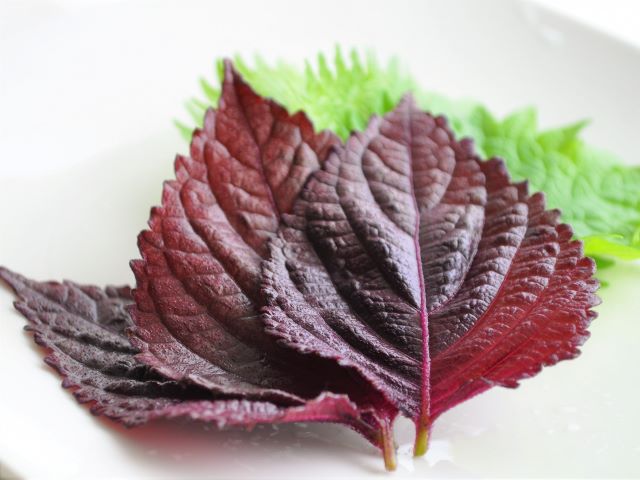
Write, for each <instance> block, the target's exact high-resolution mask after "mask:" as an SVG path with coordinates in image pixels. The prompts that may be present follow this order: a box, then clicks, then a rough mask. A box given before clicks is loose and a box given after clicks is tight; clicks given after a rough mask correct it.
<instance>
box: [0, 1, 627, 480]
mask: <svg viewBox="0 0 640 480" xmlns="http://www.w3.org/2000/svg"><path fill="white" fill-rule="evenodd" d="M545 3H549V4H551V3H553V4H556V3H558V2H548V1H545ZM178 5H179V6H178ZM638 5H639V4H638V3H637V2H622V1H607V2H584V1H581V2H573V1H572V2H566V3H565V2H560V3H559V7H558V8H560V9H562V10H565V9H566V8H570V11H571V12H574V14H575V15H576V16H579V17H588V18H589V21H590V22H592V23H593V24H594V25H596V26H597V28H598V29H603V28H604V29H606V30H607V31H608V32H609V34H611V35H615V36H620V37H621V38H623V39H624V42H626V43H621V42H618V41H616V40H612V39H610V38H608V37H606V36H602V35H600V34H598V33H594V32H592V31H591V30H589V29H585V28H583V27H580V26H579V25H575V24H573V23H572V22H568V21H566V20H564V19H563V17H558V16H555V15H553V14H549V13H546V12H545V11H544V10H540V9H538V8H536V7H535V6H534V5H533V4H525V3H520V2H507V1H504V2H502V1H484V2H477V1H471V2H465V3H462V2H444V1H443V2H435V3H426V2H418V1H413V2H411V1H398V2H372V1H369V2H364V1H362V2H356V1H353V2H339V1H337V0H325V1H323V2H322V3H309V4H304V5H303V4H302V3H301V2H286V1H274V2H269V3H268V4H267V3H262V2H261V3H256V4H255V5H253V6H249V5H246V4H243V3H242V2H224V3H222V2H220V3H216V4H214V3H212V2H204V1H201V2H199V1H189V2H170V1H146V2H129V3H126V4H125V3H123V2H113V1H108V0H104V1H97V2H95V1H90V2H88V1H82V0H77V1H49V2H2V3H0V264H4V265H7V266H9V267H11V268H14V269H15V270H17V271H20V272H23V273H25V274H27V275H29V276H32V277H34V278H40V279H45V278H56V279H59V278H60V277H66V278H73V279H75V280H77V281H80V282H87V283H95V284H105V283H126V282H131V281H132V276H131V273H130V271H129V268H128V265H127V261H128V259H130V258H134V257H136V256H137V255H138V254H137V249H136V246H135V240H134V239H135V236H136V234H137V232H138V231H139V230H140V229H142V228H144V225H145V221H146V219H147V216H148V209H149V206H150V205H152V204H154V203H157V201H158V199H159V192H160V185H161V182H162V180H163V179H166V178H171V177H172V167H171V161H172V158H173V155H174V153H175V152H177V151H185V145H184V143H183V142H182V140H181V139H180V138H179V136H178V134H177V132H176V130H175V129H174V128H173V126H172V124H171V120H172V118H174V117H175V116H183V114H182V112H183V107H182V104H183V102H184V100H185V99H186V98H188V97H190V96H191V95H193V94H195V93H196V92H197V88H198V87H197V80H196V79H197V78H198V77H199V76H201V75H207V76H209V77H210V76H211V74H212V70H213V66H212V59H213V58H216V57H219V56H221V55H229V54H233V53H235V52H236V51H240V52H242V53H244V54H247V53H251V52H256V51H257V52H260V53H262V54H264V55H265V56H266V57H267V58H269V59H273V58H276V57H279V56H282V57H285V58H287V59H290V60H292V61H294V62H300V61H301V60H302V59H304V58H306V57H308V56H309V55H311V54H314V53H315V52H316V51H317V50H319V49H324V50H330V49H331V48H332V46H333V44H334V43H336V42H339V43H341V44H343V45H347V46H349V45H354V46H359V47H366V46H370V47H373V48H375V49H376V51H378V52H379V53H380V54H381V55H382V56H383V57H384V56H388V55H391V54H399V55H400V56H401V57H402V59H403V60H404V61H405V63H406V64H408V66H409V67H410V69H411V70H412V71H413V72H414V73H415V75H416V77H417V78H418V79H419V80H420V82H421V83H422V84H423V85H424V86H425V88H430V89H434V90H438V91H441V92H444V93H447V94H448V95H451V96H454V97H457V96H469V97H472V98H477V99H480V100H482V101H483V102H484V103H486V104H487V105H489V106H490V107H491V108H492V109H493V110H495V111H497V112H500V113H505V112H507V111H509V110H511V109H513V108H516V107H518V106H523V105H528V104H533V105H535V106H537V107H538V109H539V111H540V116H541V117H540V120H541V122H542V124H543V125H547V126H550V125H556V124H559V123H563V122H570V121H575V120H577V119H580V118H591V119H593V123H592V125H591V126H590V127H589V128H588V129H587V131H586V135H587V137H588V138H589V139H590V140H591V141H592V142H593V143H595V144H597V145H599V146H602V147H606V148H607V149H609V150H612V151H614V152H616V153H617V154H619V155H620V157H621V159H622V160H623V161H625V162H627V163H640V161H639V159H640V154H639V152H640V148H639V145H640V144H639V143H638V140H637V138H638V130H639V128H638V127H640V122H639V121H638V118H640V95H638V83H639V82H640V60H639V58H640V55H639V54H638V51H637V50H636V48H634V47H632V46H631V43H632V42H636V44H637V45H640V38H638V35H639V33H638V32H640V26H639V25H638V20H637V19H638V17H639V16H640V15H639V11H638V9H639V7H638ZM334 12H340V14H339V15H337V16H336V14H335V13H334ZM606 275H607V276H606V278H607V279H609V280H610V281H612V282H614V286H615V288H611V289H609V290H607V291H603V292H602V296H603V298H604V299H605V303H604V304H603V306H602V307H601V308H600V314H601V316H600V318H599V320H598V321H597V322H595V323H594V325H593V327H592V332H593V338H592V339H591V340H590V341H589V342H588V343H587V344H586V345H585V348H584V354H583V355H582V357H580V358H579V359H578V360H576V361H573V362H565V363H563V364H560V365H558V366H556V367H553V368H552V369H549V370H548V371H545V372H543V374H541V375H540V376H538V377H536V378H535V379H531V380H528V381H526V382H524V383H523V385H522V387H521V388H519V389H518V390H513V391H512V390H505V389H494V390H492V391H491V392H489V393H487V394H484V395H482V396H480V397H478V398H477V399H474V400H472V401H470V402H466V403H465V404H464V405H462V406H460V407H457V408H456V409H453V410H452V411H451V412H448V413H447V414H445V415H444V416H443V417H442V418H441V419H440V420H439V422H438V423H437V425H436V428H435V431H434V438H433V442H432V445H431V450H430V452H429V454H428V455H427V458H426V459H420V460H416V461H415V462H414V461H413V460H412V459H411V457H410V455H408V453H409V445H410V443H411V440H412V439H411V437H410V429H408V428H407V425H406V424H401V425H399V429H398V438H399V441H400V443H401V452H400V453H401V455H400V461H401V464H400V468H399V471H398V472H397V474H396V477H398V476H413V477H415V478H419V477H422V476H428V477H430V478H437V477H452V476H453V477H455V476H478V477H493V476H512V477H530V476H535V477H538V476H546V477H558V476H578V477H587V476H596V477H597V476H600V477H611V476H614V477H615V476H637V475H640V471H639V469H638V465H640V440H639V438H640V437H639V436H638V434H637V425H639V424H640V418H639V413H638V405H639V404H640V398H639V395H638V388H637V380H638V373H637V365H639V364H640V349H639V348H638V339H639V338H640V330H639V326H638V322H637V312H639V311H640V296H638V295H637V285H638V278H640V277H639V275H640V272H639V271H638V268H636V267H634V266H629V265H627V266H622V267H618V268H617V269H616V270H614V271H611V272H609V273H607V274H606ZM10 302H11V296H10V295H9V293H8V292H7V291H6V290H4V289H0V355H1V357H0V359H1V360H2V361H1V362H0V382H1V383H0V463H2V464H4V465H6V466H8V467H10V468H11V470H12V471H14V472H16V473H20V474H22V475H23V476H25V477H29V478H65V479H70V478H78V479H84V478H93V477H102V478H186V477H194V478H213V477H216V476H217V477H218V478H229V477H252V478H261V477H277V478H299V477H300V472H303V471H304V472H305V474H306V473H308V475H309V476H316V477H319V478H323V477H326V476H329V475H330V476H333V477H343V476H350V477H378V478H386V477H384V476H382V475H381V471H380V469H381V464H380V460H379V459H378V458H377V457H376V455H375V452H372V451H371V449H369V448H368V447H367V446H366V445H365V444H364V443H363V442H362V441H361V439H359V438H357V437H356V436H355V435H352V434H351V433H350V432H346V431H344V430H342V429H339V428H337V427H332V426H322V427H316V426H313V427H306V428H300V427H283V428H281V429H280V430H279V431H277V432H274V431H272V430H271V429H270V428H266V429H259V430H258V432H257V433H255V434H251V435H246V434H224V435H220V434H216V433H213V432H203V431H202V430H201V429H200V430H197V431H193V429H188V428H187V429H185V430H180V429H177V430H176V429H172V428H167V427H162V426H150V427H145V428H141V429H136V430H134V431H132V432H124V431H123V430H122V429H120V428H118V427H116V426H114V425H113V424H112V423H110V422H107V421H103V420H99V419H95V418H93V417H91V416H90V415H89V414H88V413H87V411H86V410H85V409H83V408H81V407H78V406H77V405H76V403H75V401H74V400H73V398H72V397H71V396H70V395H69V394H67V393H65V392H63V391H62V390H61V388H60V386H59V383H60V380H59V378H57V376H56V375H55V374H53V373H52V372H51V370H50V369H49V368H48V367H46V366H44V365H43V364H42V361H41V355H40V352H39V351H38V350H37V349H36V348H34V347H33V346H32V343H31V339H30V338H29V336H28V335H26V334H24V333H23V332H22V331H21V330H20V326H21V325H22V323H23V320H22V319H21V318H20V317H19V316H18V315H17V314H15V313H14V312H13V311H12V309H11V307H10ZM3 468H5V470H0V475H8V473H7V472H8V470H6V467H3ZM2 472H4V473H2Z"/></svg>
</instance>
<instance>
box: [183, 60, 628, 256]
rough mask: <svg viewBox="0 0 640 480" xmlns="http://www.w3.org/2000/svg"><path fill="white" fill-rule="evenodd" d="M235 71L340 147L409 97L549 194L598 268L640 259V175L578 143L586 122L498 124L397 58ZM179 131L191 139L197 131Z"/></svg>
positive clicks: (208, 93)
mask: <svg viewBox="0 0 640 480" xmlns="http://www.w3.org/2000/svg"><path fill="white" fill-rule="evenodd" d="M234 63H235V65H236V68H237V69H238V70H239V71H240V73H241V74H242V75H243V76H244V77H245V79H246V80H247V81H248V82H249V83H250V84H251V86H252V87H253V88H254V89H255V90H256V91H257V92H258V93H260V94H261V95H264V96H269V97H272V98H274V99H276V100H277V101H278V102H280V103H281V104H283V105H284V106H285V107H287V108H288V109H289V110H290V111H297V110H304V111H305V112H306V113H307V114H308V115H309V117H310V118H311V119H312V120H313V122H314V124H315V126H316V127H317V128H318V129H325V128H326V129H330V130H332V131H334V132H336V133H337V134H338V135H339V136H340V137H342V138H343V139H344V138H346V137H347V136H348V135H349V133H350V132H351V131H352V130H361V129H363V128H364V127H365V125H366V123H367V121H368V120H369V117H370V116H371V115H373V114H384V113H386V112H388V111H389V110H391V109H392V108H393V107H394V106H395V104H396V103H397V102H398V101H399V100H400V98H401V97H402V96H403V95H404V94H405V93H407V92H412V93H413V95H414V96H415V97H416V99H417V101H418V103H419V104H420V106H421V107H423V108H425V109H426V110H429V111H431V112H433V113H434V114H443V115H446V116H447V117H448V119H449V123H450V125H451V126H452V128H453V130H454V131H455V132H456V134H458V135H461V136H469V137H472V138H473V139H474V141H475V143H476V147H477V149H478V150H479V151H480V153H481V154H482V155H484V156H485V157H491V156H499V157H502V158H504V159H505V161H506V162H507V165H508V167H509V172H510V173H511V175H512V177H513V178H514V179H515V180H524V179H527V180H528V181H529V185H530V187H531V190H532V191H538V190H540V191H543V192H545V195H546V197H547V202H548V205H549V207H551V208H559V209H561V210H562V216H563V220H564V221H565V222H567V223H570V224H571V225H572V226H573V228H574V231H575V234H576V236H577V237H578V238H580V239H582V240H583V241H584V243H585V252H586V253H587V254H588V255H592V256H594V257H596V258H597V259H598V265H599V267H600V268H604V267H607V266H609V265H611V264H612V263H613V262H612V261H611V260H610V259H607V258H606V257H609V258H617V259H622V260H634V259H639V258H640V167H630V166H625V165H622V164H620V162H619V161H618V160H617V159H616V158H615V157H614V156H612V155H611V154H609V153H607V152H603V151H601V150H598V149H596V148H594V147H592V146H590V145H587V144H586V143H585V142H584V141H583V140H582V139H581V138H580V134H581V132H582V129H583V128H584V127H585V125H586V122H584V121H582V122H577V123H575V124H572V125H567V126H563V127H559V128H554V129H550V130H544V131H542V130H540V129H539V127H538V123H537V115H536V111H535V110H534V109H532V108H526V109H522V110H518V111H516V112H514V113H512V114H510V115H508V116H507V117H505V118H502V119H500V118H498V117H496V116H495V115H493V114H492V113H491V112H489V110H487V109H486V108H485V107H483V106H482V105H481V104H479V103H476V102H473V101H459V100H452V99H449V98H447V97H446V96H443V95H440V94H437V93H433V92H427V91H424V90H423V89H421V88H420V87H419V86H417V85H416V83H415V81H414V80H413V79H412V77H411V76H410V75H409V74H408V73H407V72H405V71H404V70H403V69H402V67H401V65H400V64H399V63H398V61H397V60H395V59H394V60H391V61H390V62H388V63H386V64H381V63H380V62H379V61H378V60H377V58H376V57H375V55H373V54H371V53H369V54H367V55H364V56H362V55H360V54H358V53H357V52H356V51H351V52H349V54H348V55H347V56H345V55H344V54H343V53H342V52H341V50H340V49H337V50H336V52H335V55H334V58H333V59H332V60H329V59H328V58H327V57H326V56H325V55H324V54H319V55H318V57H317V59H316V61H315V62H313V63H312V62H307V63H306V65H305V67H304V68H302V69H300V68H296V67H293V66H291V65H289V64H287V63H283V62H278V63H275V64H268V63H266V62H265V61H264V60H262V59H261V58H260V57H256V58H255V59H254V61H253V62H252V63H251V64H249V63H247V62H245V61H244V60H243V59H242V58H241V57H236V58H234ZM221 66H222V63H221V61H218V63H217V71H218V80H217V81H216V82H213V83H211V82H209V81H208V80H206V79H201V81H200V85H201V88H202V92H203V94H204V101H203V100H198V99H192V100H191V101H189V102H188V103H187V111H188V112H189V114H190V117H191V118H192V121H193V122H195V124H196V125H198V126H200V125H201V122H202V118H203V117H204V111H205V110H206V108H207V107H208V106H209V105H215V104H216V103H217V100H218V96H219V88H218V85H219V83H220V76H221V71H222V70H221ZM176 125H177V126H178V128H179V129H180V131H181V132H182V134H183V136H184V137H185V138H186V139H190V137H191V130H192V129H191V128H190V127H188V126H187V125H186V124H184V123H180V122H176Z"/></svg>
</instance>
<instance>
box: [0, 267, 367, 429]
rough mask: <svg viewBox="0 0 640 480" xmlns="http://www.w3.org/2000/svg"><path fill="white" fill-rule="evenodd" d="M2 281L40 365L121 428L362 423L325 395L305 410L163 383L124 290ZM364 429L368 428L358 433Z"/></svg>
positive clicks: (342, 402) (2, 273) (341, 400)
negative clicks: (131, 332) (170, 423)
mask: <svg viewBox="0 0 640 480" xmlns="http://www.w3.org/2000/svg"><path fill="white" fill-rule="evenodd" d="M0 278H2V279H3V280H4V281H6V282H7V283H8V284H9V285H10V286H11V287H12V289H13V290H14V292H15V293H16V295H17V296H18V298H19V300H17V301H16V302H15V307H16V309H17V310H18V311H20V313H22V314H23V315H24V316H25V318H26V319H27V320H28V322H29V324H28V326H27V327H25V328H26V329H27V330H28V331H30V332H33V335H34V340H35V341H36V343H37V344H38V345H40V346H42V347H44V348H45V349H46V350H47V355H46V356H45V362H46V363H47V364H49V365H50V366H52V367H53V368H55V369H56V370H57V371H58V372H59V373H60V375H61V376H62V377H63V378H64V380H63V383H62V385H63V386H64V387H65V388H69V389H71V390H72V391H73V395H74V396H75V397H76V398H77V400H78V401H79V402H80V403H87V404H90V409H91V413H93V414H94V415H104V416H106V417H108V418H111V419H113V420H116V421H119V422H121V423H123V424H124V425H126V426H135V425H139V424H142V423H145V422H148V421H151V420H155V419H171V418H177V417H184V418H189V419H192V420H199V421H205V422H212V423H215V424H216V425H217V426H218V427H219V428H223V427H227V426H234V425H238V426H244V427H250V426H252V425H255V424H258V423H284V422H295V421H302V420H306V421H308V420H309V419H310V418H312V419H313V420H315V421H325V420H326V421H330V420H332V419H333V418H334V417H335V415H336V412H341V414H342V415H343V416H344V418H345V420H346V421H350V420H352V421H354V422H356V423H357V422H361V420H360V412H359V411H358V407H357V406H356V405H355V404H353V403H352V402H350V401H349V400H348V399H347V398H346V397H345V396H339V395H333V394H330V393H326V394H323V395H322V396H319V397H318V398H316V399H313V400H311V401H309V402H307V404H305V406H304V407H302V408H301V407H287V408H283V407H281V406H279V405H276V404H273V403H270V402H264V401H249V400H244V399H217V400H216V399H214V398H213V396H212V395H211V393H210V392H209V391H207V390H206V389H203V388H200V387H197V386H195V385H192V384H188V383H182V382H175V381H172V380H167V379H165V378H164V377H162V376H161V375H159V374H158V373H156V372H154V371H153V370H152V369H151V368H149V367H148V366H146V365H144V364H142V363H140V362H139V361H138V360H137V359H136V358H135V355H136V354H137V353H138V350H137V349H136V348H134V347H133V346H132V345H131V343H130V341H129V338H128V336H127V335H126V332H125V331H126V329H127V328H130V327H131V326H132V325H133V323H132V322H131V317H130V316H129V314H128V313H127V311H126V307H127V306H128V305H130V304H131V303H132V297H131V290H130V289H129V288H128V287H121V288H116V287H107V288H105V289H101V288H98V287H94V286H85V285H78V284H75V283H73V282H69V281H66V282H64V283H57V282H36V281H33V280H29V279H27V278H25V277H23V276H21V275H19V274H16V273H14V272H11V271H9V270H7V269H5V268H0ZM362 428H366V427H364V426H363V427H362Z"/></svg>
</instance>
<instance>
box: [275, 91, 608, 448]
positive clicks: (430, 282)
mask: <svg viewBox="0 0 640 480" xmlns="http://www.w3.org/2000/svg"><path fill="white" fill-rule="evenodd" d="M557 216H558V213H557V212H553V211H552V212H547V211H545V210H544V202H543V201H542V197H541V196H540V195H536V196H533V197H529V196H528V195H527V193H526V187H525V185H524V184H512V183H511V182H510V180H509V177H508V175H507V173H506V169H505V167H504V164H503V163H502V161H500V160H491V161H488V162H482V161H480V160H479V159H478V158H477V157H476V156H475V154H474V152H473V148H472V144H471V142H470V141H468V140H462V141H456V140H455V139H454V138H453V135H452V133H451V132H450V130H449V129H448V128H447V125H446V121H445V120H444V119H443V118H442V117H438V118H434V117H432V116H430V115H429V114H427V113H425V112H421V111H419V110H418V109H417V107H416V106H415V104H414V102H413V100H412V98H411V97H407V98H405V99H404V100H403V101H402V102H401V103H400V104H399V105H398V107H397V108H396V109H395V110H394V111H392V112H390V113H389V114H387V115H385V116H384V117H383V118H374V119H372V121H371V122H370V124H369V126H368V128H367V129H366V130H365V131H364V132H362V133H354V134H353V135H352V136H351V137H350V138H349V139H348V140H347V142H346V146H345V147H344V148H337V149H336V152H335V153H334V154H333V155H331V156H330V157H329V158H328V159H327V161H326V162H325V165H324V167H323V169H322V170H321V171H318V172H317V173H315V174H314V175H312V178H311V179H310V181H309V182H308V184H307V186H306V187H305V188H304V189H303V191H302V193H301V195H300V198H299V200H298V201H297V202H296V204H295V206H294V211H293V215H291V216H285V218H284V222H283V224H282V226H281V229H280V232H279V236H278V239H277V240H275V241H273V242H272V248H271V252H270V258H269V259H268V261H266V262H265V263H264V265H263V295H264V302H265V303H266V305H267V306H266V307H265V308H264V316H263V320H264V322H265V325H266V327H267V332H268V333H269V334H270V335H272V336H273V337H274V338H276V339H278V340H279V342H280V343H281V344H283V345H286V346H287V347H289V348H293V349H297V350H298V351H300V352H302V353H304V354H307V355H309V356H322V357H323V358H326V359H333V360H334V361H337V362H338V363H339V364H340V365H342V366H343V367H346V368H350V369H352V370H353V371H354V372H357V373H358V374H359V375H360V376H361V377H362V378H363V379H364V380H366V381H368V382H369V383H370V384H372V385H374V386H375V387H376V389H378V390H379V391H381V392H382V393H384V394H385V396H386V397H387V398H389V399H390V400H391V402H392V403H393V404H394V405H395V406H396V407H397V408H398V409H399V410H400V411H401V412H403V413H404V414H405V415H407V416H409V417H410V418H412V419H413V420H414V422H415V423H416V429H417V436H416V444H415V449H414V451H415V453H416V454H422V453H424V451H426V447H427V439H428V432H429V430H430V428H431V425H432V423H433V421H434V419H435V418H436V417H437V416H438V415H440V414H441V413H442V412H443V411H445V410H447V409H448V408H451V407H452V406H454V405H455V404H457V403H459V402H461V401H464V400H465V399H467V398H470V397H471V396H473V395H474V394H476V393H479V392H480V391H483V390H485V389H486V388H489V387H490V386H491V385H496V384H498V385H507V386H512V385H513V384H514V382H515V381H516V379H519V378H525V377H527V376H531V375H533V374H535V373H536V372H538V371H539V370H540V368H541V366H542V365H545V364H551V363H555V362H556V361H558V360H559V359H562V358H571V357H572V356H575V355H576V353H577V345H580V344H581V343H582V342H583V341H584V339H585V338H586V327H587V325H588V323H589V321H590V320H591V319H592V318H593V317H594V316H595V314H594V313H593V312H592V311H590V308H591V307H593V306H594V305H596V304H597V298H596V297H595V295H594V294H593V292H594V290H595V288H596V287H597V283H596V281H595V280H593V279H592V278H591V276H592V274H593V264H592V262H591V261H590V260H588V259H584V258H582V252H581V250H580V246H579V243H576V242H573V243H571V248H569V247H567V246H565V247H564V248H565V249H567V248H568V249H569V250H570V252H569V253H567V254H566V255H567V257H568V258H566V259H565V261H564V266H563V265H562V264H560V263H558V262H555V256H557V255H558V254H559V253H558V252H559V251H561V250H562V247H561V246H559V244H558V238H559V237H561V236H562V237H563V238H564V239H565V241H566V240H567V238H568V237H567V233H566V231H567V230H568V227H566V226H557ZM560 232H563V233H562V235H561V233H560ZM568 235H569V237H570V233H569V234H568ZM565 243H566V242H565ZM560 255H561V254H560ZM550 257H554V258H553V259H552V258H550ZM562 294H566V297H564V298H562ZM529 304H532V305H535V307H534V308H529ZM509 315H510V316H511V318H509V319H507V318H506V316H509ZM507 321H508V322H509V323H510V324H509V325H505V322H507ZM494 343H495V345H494Z"/></svg>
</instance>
